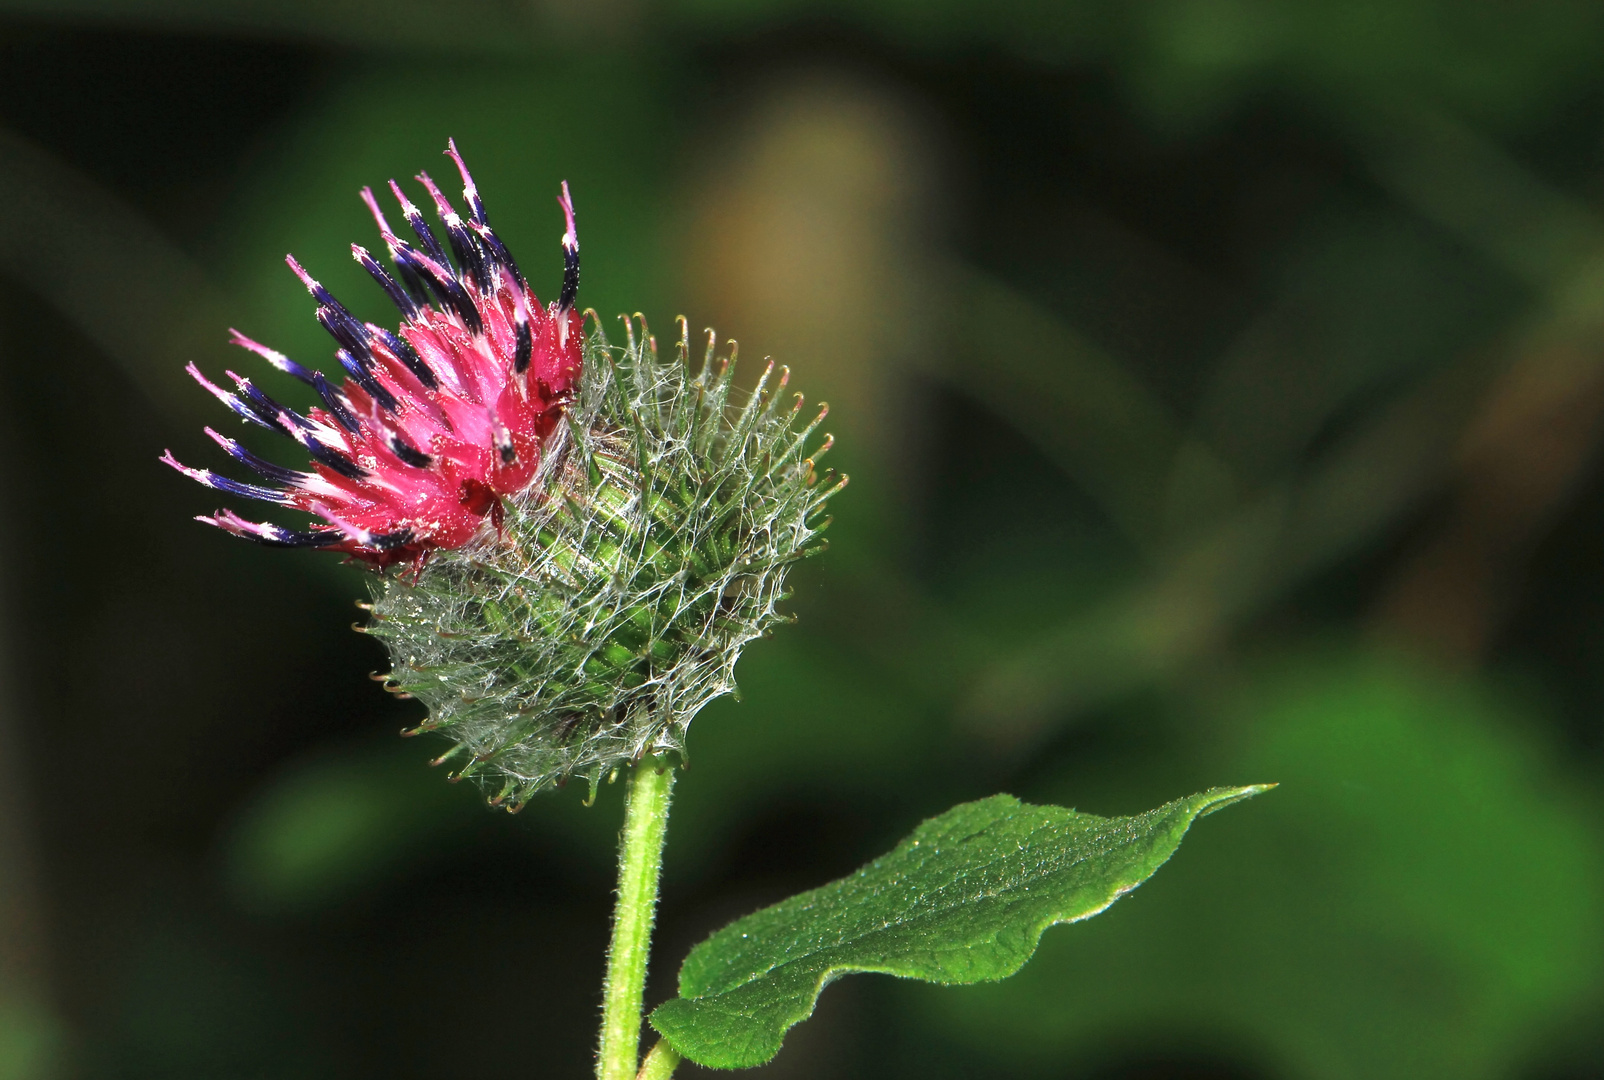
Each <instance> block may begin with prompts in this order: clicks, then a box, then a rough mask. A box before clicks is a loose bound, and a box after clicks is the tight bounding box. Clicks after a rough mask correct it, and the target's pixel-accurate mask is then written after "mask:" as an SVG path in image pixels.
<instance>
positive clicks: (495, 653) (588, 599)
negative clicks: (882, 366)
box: [368, 312, 846, 810]
mask: <svg viewBox="0 0 1604 1080" xmlns="http://www.w3.org/2000/svg"><path fill="white" fill-rule="evenodd" d="M587 315H588V316H589V318H588V322H587V328H588V331H587V337H586V341H585V345H584V350H585V376H584V380H583V384H582V388H581V391H580V395H579V400H578V401H576V402H575V403H574V404H573V405H572V406H570V409H569V413H568V423H567V425H566V427H565V428H563V429H560V430H559V431H558V432H557V433H555V434H554V435H553V436H552V438H551V440H550V442H549V445H548V447H547V450H546V457H545V459H544V460H543V462H542V465H541V471H540V473H539V475H538V476H537V477H536V480H535V482H534V483H533V484H532V485H531V486H530V488H529V489H528V490H527V491H526V492H525V493H524V494H523V495H521V496H519V497H517V498H516V499H509V500H506V502H505V504H504V506H503V508H502V518H501V521H500V524H499V528H495V529H492V528H489V527H487V528H486V529H485V530H484V533H483V534H482V535H481V537H480V538H479V539H477V540H476V541H475V542H473V543H471V544H469V545H467V546H466V547H463V548H460V549H457V550H454V551H444V552H439V553H437V554H436V555H435V556H434V558H433V559H432V560H431V561H429V562H428V563H427V564H426V565H425V566H424V567H423V568H422V570H421V572H420V571H415V570H404V571H403V572H401V573H400V574H398V575H391V576H387V577H384V578H381V579H378V580H379V582H380V583H379V585H378V586H377V588H376V596H375V598H374V603H373V605H372V614H373V622H372V625H371V626H370V627H369V629H368V632H369V633H371V634H373V635H374V636H375V637H378V638H379V639H381V640H382V641H383V642H384V643H385V645H386V646H387V648H388V649H389V652H390V660H391V671H390V673H389V675H388V677H387V686H388V687H389V688H390V689H392V690H393V691H395V692H397V693H402V694H406V695H410V696H412V697H415V698H417V699H418V700H419V701H421V702H423V703H424V704H425V705H426V706H427V707H428V710H429V717H428V719H427V720H426V721H425V722H424V723H423V724H421V725H419V726H418V728H417V729H415V732H409V734H412V733H416V732H424V731H435V732H439V733H441V734H443V735H446V736H447V737H449V738H451V739H453V740H454V741H455V746H454V747H452V748H451V749H450V750H448V751H447V752H446V753H445V754H443V755H441V757H440V758H439V759H437V760H438V761H439V762H446V761H451V762H452V763H453V764H455V765H456V769H455V771H454V773H453V779H460V778H462V777H465V776H475V777H479V778H481V779H483V780H484V781H485V782H486V783H487V785H488V787H489V790H490V791H491V796H490V801H491V802H492V803H494V804H496V805H501V806H505V807H507V808H508V809H510V810H516V809H518V808H519V807H521V806H522V805H523V804H524V803H525V802H526V801H527V800H528V799H529V798H530V796H532V795H534V794H535V793H536V792H538V791H540V790H542V789H544V788H546V787H548V786H552V785H561V784H564V783H566V782H568V781H569V780H570V779H572V778H573V777H575V776H580V777H584V778H585V779H587V780H588V781H589V783H590V784H591V786H592V789H594V787H595V785H596V784H597V783H598V782H599V781H600V780H601V778H602V777H603V776H605V775H607V774H608V773H610V772H611V771H612V770H614V769H616V768H617V767H618V766H620V765H622V764H624V763H626V762H630V761H637V760H639V759H640V758H642V757H643V756H645V755H648V754H663V753H678V754H680V755H683V754H684V749H685V733H686V729H687V728H688V727H689V725H690V722H691V720H692V719H693V718H694V717H695V716H696V714H697V713H698V712H699V711H700V710H701V708H702V706H704V705H706V704H707V703H708V702H709V701H711V700H713V699H714V698H716V697H720V696H721V695H724V694H728V693H730V692H732V691H733V690H734V689H735V677H734V671H735V662H736V660H737V659H738V658H739V656H740V652H741V648H742V647H743V646H744V645H745V644H746V643H747V642H749V641H751V640H752V639H753V638H755V637H758V636H760V635H762V634H763V633H765V632H766V631H767V630H769V629H770V628H771V627H772V626H773V625H774V624H776V623H778V622H782V621H784V618H785V616H783V615H782V614H781V613H780V611H779V608H778V605H779V603H780V602H781V601H782V600H784V599H785V597H786V595H787V594H786V593H785V591H784V585H785V576H786V573H787V571H788V570H789V569H790V567H791V565H792V564H793V563H794V562H796V561H797V560H798V559H801V558H803V557H804V556H807V555H810V554H812V553H814V552H816V551H820V550H822V548H823V540H822V538H821V537H820V536H819V533H820V532H821V531H822V530H823V529H824V527H825V526H826V525H827V524H828V521H827V520H822V519H821V518H822V511H823V507H824V504H825V502H826V500H828V499H829V498H830V496H831V495H833V494H835V492H837V491H839V490H840V489H841V487H842V486H844V484H845V483H846V478H845V477H841V478H839V479H837V478H835V477H834V476H833V474H830V473H828V472H827V473H825V474H823V475H822V476H821V475H820V473H819V472H818V470H817V469H816V467H815V462H816V461H817V459H818V457H819V456H820V455H821V454H822V453H823V452H824V451H825V450H826V449H828V447H829V443H830V440H829V437H828V436H826V437H825V438H824V439H823V440H822V442H821V443H820V444H819V445H818V446H816V447H815V448H814V449H813V450H812V451H811V452H810V451H809V449H808V444H809V442H810V440H811V439H812V436H813V434H814V432H815V431H816V430H817V428H818V425H819V423H820V422H821V421H822V420H823V419H824V416H825V412H826V410H825V409H823V408H821V409H820V411H819V412H818V414H817V415H816V416H815V417H814V418H813V419H811V420H810V421H808V422H806V423H804V424H801V425H799V424H798V419H799V417H800V416H801V408H802V396H801V395H800V394H797V395H794V397H790V398H788V397H787V396H786V394H785V385H786V381H787V376H788V373H787V372H786V370H785V369H783V368H780V369H776V368H775V366H774V365H773V364H772V363H770V364H769V365H768V367H767V369H766V370H765V371H764V372H763V375H762V377H761V378H759V380H758V382H757V386H756V388H755V389H754V390H753V391H752V392H751V393H749V394H747V393H743V392H741V391H740V390H738V389H737V388H736V387H735V385H734V375H735V353H734V348H733V343H732V346H731V350H730V355H729V356H728V357H727V358H721V357H719V356H717V355H716V351H715V344H716V341H715V339H714V337H713V336H712V334H711V333H709V336H708V344H707V350H706V354H705V357H704V359H703V361H702V363H701V365H700V370H699V373H697V374H695V375H694V376H693V375H692V374H691V371H690V363H689V360H690V339H689V329H688V327H687V325H686V324H685V321H684V320H683V319H682V320H680V328H681V334H680V341H679V347H678V349H677V350H676V353H677V355H676V356H675V357H674V358H673V359H672V360H667V361H664V360H662V359H660V358H659V357H658V354H657V345H656V341H655V340H654V339H653V338H652V336H651V335H650V333H649V332H648V331H647V328H646V324H645V321H644V319H641V318H640V317H639V316H636V319H637V320H639V332H638V333H637V330H636V326H635V324H634V322H632V321H630V320H625V326H626V329H627V344H626V345H625V346H624V347H623V348H622V349H617V348H614V347H613V346H610V345H609V344H608V341H607V339H606V337H605V336H604V335H603V333H602V331H601V328H600V326H599V325H598V323H597V320H596V318H595V315H594V313H593V312H591V313H587Z"/></svg>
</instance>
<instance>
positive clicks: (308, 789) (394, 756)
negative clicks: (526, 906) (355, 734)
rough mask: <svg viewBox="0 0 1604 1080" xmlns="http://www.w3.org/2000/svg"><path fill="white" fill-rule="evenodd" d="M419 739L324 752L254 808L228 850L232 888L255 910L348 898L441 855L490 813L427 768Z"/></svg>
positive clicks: (278, 782)
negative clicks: (455, 837)
mask: <svg viewBox="0 0 1604 1080" xmlns="http://www.w3.org/2000/svg"><path fill="white" fill-rule="evenodd" d="M424 749H426V748H425V747H421V746H420V745H419V744H418V743H417V742H415V741H414V742H409V743H401V744H400V745H399V746H397V744H396V742H395V741H386V742H384V743H380V744H373V745H368V746H366V747H364V748H363V749H362V750H361V751H356V752H353V751H349V750H348V751H345V752H331V753H324V754H321V755H319V756H317V757H315V758H312V759H309V760H306V761H302V762H297V763H295V764H293V765H291V766H289V767H287V768H286V769H284V770H283V771H282V772H281V773H280V774H279V775H278V776H276V777H274V778H273V779H272V780H270V781H269V782H268V783H267V784H266V785H264V786H263V788H262V790H261V791H260V792H258V793H257V794H256V796H255V797H254V798H253V799H251V800H250V801H249V802H247V803H246V805H245V807H244V808H243V810H242V812H241V813H240V815H239V818H238V819H237V820H236V822H235V823H234V826H233V828H232V829H231V830H230V832H229V835H228V838H227V846H226V849H225V851H224V857H225V871H226V874H227V884H228V887H229V891H230V892H231V893H233V895H234V897H235V899H236V900H238V901H239V903H240V904H241V905H242V906H243V907H245V908H247V909H249V910H253V911H258V912H280V911H304V910H309V909H314V908H316V907H318V906H321V905H326V904H330V903H334V902H337V901H339V900H340V899H342V898H343V897H345V896H348V895H350V894H352V893H353V892H356V891H357V890H359V889H362V888H364V887H366V886H369V885H371V884H373V883H374V882H376V881H381V880H383V879H384V878H385V877H386V876H387V875H390V874H392V873H395V872H396V871H398V870H400V869H402V868H404V867H406V866H408V865H415V864H416V863H417V862H418V861H420V860H421V859H424V858H427V857H428V856H429V855H430V853H432V852H433V851H435V850H436V849H438V848H439V847H440V846H441V844H442V842H443V841H444V840H445V839H446V838H447V837H449V836H450V835H452V834H453V833H456V832H459V831H461V830H462V829H464V828H466V827H467V826H468V825H471V823H472V822H473V820H474V816H475V815H477V814H479V813H480V812H481V811H482V807H481V806H480V805H479V800H478V799H477V798H476V797H475V793H474V792H472V791H469V790H464V789H462V788H453V787H451V786H450V785H448V784H446V783H445V782H444V778H443V777H442V776H441V775H440V773H439V771H438V770H430V769H428V768H426V767H425V765H424V754H423V753H421V751H422V750H424Z"/></svg>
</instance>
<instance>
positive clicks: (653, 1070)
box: [635, 1039, 679, 1080]
mask: <svg viewBox="0 0 1604 1080" xmlns="http://www.w3.org/2000/svg"><path fill="white" fill-rule="evenodd" d="M678 1066H679V1053H678V1052H677V1051H676V1050H675V1049H674V1048H673V1047H672V1046H670V1045H668V1040H666V1039H658V1040H657V1045H656V1046H654V1047H652V1050H651V1053H649V1054H647V1055H646V1060H645V1061H643V1062H641V1067H640V1073H639V1075H637V1076H636V1077H635V1080H668V1078H669V1077H670V1076H673V1075H674V1070H675V1068H677V1067H678Z"/></svg>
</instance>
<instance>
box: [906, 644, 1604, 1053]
mask: <svg viewBox="0 0 1604 1080" xmlns="http://www.w3.org/2000/svg"><path fill="white" fill-rule="evenodd" d="M1213 709H1214V711H1217V712H1218V713H1219V714H1220V719H1219V720H1218V721H1216V723H1217V726H1216V727H1215V729H1214V730H1213V731H1212V733H1211V734H1210V735H1209V736H1208V737H1207V738H1206V739H1205V740H1203V744H1205V745H1207V746H1209V747H1212V748H1213V749H1212V750H1211V751H1208V752H1206V753H1205V755H1204V757H1203V760H1195V759H1194V760H1190V761H1188V763H1187V765H1186V769H1187V770H1188V772H1191V771H1192V770H1206V771H1208V772H1215V771H1219V770H1222V769H1224V770H1231V771H1237V770H1250V771H1252V772H1254V773H1263V774H1269V775H1274V776H1276V777H1277V779H1279V780H1280V781H1281V782H1282V787H1281V789H1280V790H1279V791H1278V792H1277V797H1276V798H1275V799H1273V800H1270V801H1269V802H1267V803H1266V804H1265V806H1264V808H1263V809H1262V811H1261V812H1259V813H1255V814H1251V815H1246V816H1245V817H1244V818H1243V821H1242V822H1241V825H1240V827H1233V828H1231V829H1219V830H1206V831H1204V832H1203V833H1202V834H1200V835H1198V836H1196V837H1194V838H1193V839H1192V840H1191V841H1190V842H1189V846H1191V847H1193V848H1196V849H1197V850H1193V851H1191V852H1190V857H1189V858H1187V859H1184V860H1181V861H1180V862H1179V863H1177V864H1176V865H1175V866H1174V867H1172V868H1171V869H1170V870H1168V871H1166V888H1164V889H1162V890H1159V892H1158V893H1155V894H1153V895H1151V896H1146V897H1144V903H1142V904H1138V905H1121V906H1120V907H1119V908H1116V909H1115V911H1114V912H1112V913H1111V914H1110V915H1109V916H1107V917H1105V918H1101V919H1098V920H1096V922H1095V923H1094V924H1093V925H1091V926H1089V927H1087V928H1086V929H1085V930H1084V931H1082V932H1080V933H1077V934H1073V935H1061V936H1059V937H1055V938H1049V939H1048V940H1047V941H1046V942H1045V943H1044V945H1043V948H1042V949H1041V951H1040V953H1039V954H1038V956H1037V959H1036V960H1035V962H1033V963H1032V964H1031V965H1030V966H1029V967H1028V968H1027V969H1026V970H1025V971H1024V972H1023V973H1021V974H1020V975H1019V976H1018V977H1016V978H1015V979H1013V980H1010V981H1009V982H1008V983H1006V984H1001V985H998V986H996V987H989V988H976V989H973V990H965V991H960V992H953V993H950V994H948V995H937V994H920V995H917V996H918V998H919V1000H920V1002H921V1004H922V1006H923V1007H924V1008H926V1009H927V1010H929V1012H928V1014H927V1015H928V1016H929V1022H930V1023H931V1024H932V1025H933V1026H934V1027H935V1028H937V1029H939V1030H940V1031H941V1032H943V1037H956V1038H957V1039H958V1041H959V1042H961V1043H964V1044H967V1045H970V1046H974V1047H976V1048H978V1049H980V1050H982V1052H984V1053H986V1054H988V1055H1001V1056H1002V1057H1003V1058H1004V1059H1005V1060H1008V1061H1011V1062H1013V1064H1014V1066H1015V1068H1016V1069H1017V1070H1018V1071H1019V1072H1021V1073H1024V1072H1027V1071H1029V1069H1030V1067H1033V1066H1041V1067H1042V1068H1044V1069H1050V1070H1051V1071H1052V1074H1053V1075H1062V1074H1063V1071H1064V1070H1065V1069H1067V1068H1072V1064H1071V1063H1072V1062H1073V1061H1074V1060H1076V1059H1079V1060H1082V1061H1086V1060H1094V1059H1096V1058H1098V1057H1100V1056H1101V1055H1104V1054H1106V1053H1108V1052H1110V1051H1111V1050H1115V1049H1116V1048H1118V1047H1120V1046H1125V1045H1129V1042H1130V1041H1131V1040H1137V1039H1139V1040H1141V1041H1142V1043H1143V1044H1144V1045H1158V1046H1164V1045H1167V1044H1170V1043H1171V1042H1172V1041H1173V1042H1175V1043H1184V1042H1186V1041H1188V1040H1190V1039H1191V1038H1192V1037H1193V1036H1194V1033H1196V1032H1199V1031H1207V1032H1210V1033H1211V1038H1212V1039H1213V1040H1214V1042H1215V1044H1216V1045H1222V1046H1227V1047H1239V1048H1241V1050H1242V1053H1243V1054H1244V1055H1247V1056H1250V1057H1251V1058H1256V1059H1258V1060H1260V1061H1263V1062H1265V1063H1266V1065H1267V1067H1272V1068H1273V1070H1274V1071H1275V1072H1276V1073H1277V1074H1279V1075H1285V1076H1294V1077H1302V1078H1305V1080H1339V1078H1340V1080H1346V1078H1351V1077H1360V1076H1363V1077H1375V1078H1377V1080H1390V1078H1394V1077H1396V1078H1399V1080H1403V1078H1410V1080H1413V1078H1416V1077H1424V1076H1433V1077H1437V1076H1441V1077H1455V1078H1456V1080H1457V1078H1464V1080H1483V1078H1493V1077H1504V1076H1511V1075H1521V1074H1522V1070H1521V1069H1520V1068H1519V1066H1520V1065H1521V1062H1522V1060H1523V1056H1524V1055H1527V1054H1529V1053H1531V1052H1532V1051H1533V1050H1534V1048H1536V1047H1538V1046H1540V1045H1541V1044H1542V1042H1543V1040H1544V1039H1545V1037H1547V1036H1549V1035H1551V1034H1552V1033H1554V1032H1555V1031H1556V1030H1558V1029H1560V1028H1561V1027H1563V1026H1564V1025H1565V1024H1566V1023H1567V1022H1568V1021H1571V1020H1573V1019H1574V1018H1576V1017H1577V1016H1578V1015H1580V1010H1582V1009H1584V1008H1587V1007H1589V1006H1590V1005H1591V1004H1592V1003H1593V1002H1594V1001H1595V1000H1596V998H1595V996H1594V995H1596V993H1597V992H1598V990H1599V989H1600V980H1601V975H1600V973H1601V971H1604V964H1601V961H1604V930H1601V927H1604V837H1601V835H1600V831H1599V826H1598V822H1597V817H1596V810H1595V809H1594V808H1593V807H1591V806H1590V805H1589V803H1588V801H1587V800H1586V799H1585V798H1584V797H1583V796H1581V794H1580V793H1579V792H1576V791H1573V790H1572V788H1571V785H1570V784H1569V783H1568V782H1567V780H1566V778H1565V777H1564V775H1563V770H1562V769H1560V768H1559V767H1557V765H1556V763H1555V762H1553V761H1552V760H1551V759H1550V758H1549V757H1548V755H1547V754H1546V753H1545V752H1544V748H1543V747H1541V746H1540V745H1539V744H1538V743H1537V741H1536V740H1535V739H1534V738H1532V736H1531V734H1530V733H1531V732H1532V731H1533V730H1534V729H1535V728H1536V727H1537V726H1538V725H1537V723H1536V722H1535V721H1536V720H1537V719H1538V718H1537V717H1534V716H1532V715H1530V713H1529V712H1527V711H1525V710H1523V709H1516V708H1513V707H1512V702H1511V701H1510V700H1509V699H1507V698H1504V697H1502V696H1500V695H1496V694H1494V693H1492V692H1490V691H1489V690H1487V689H1485V688H1483V687H1480V686H1477V685H1475V684H1473V683H1471V684H1466V683H1461V682H1457V681H1455V680H1452V679H1449V678H1447V677H1445V676H1442V675H1440V674H1433V673H1426V672H1422V671H1418V670H1414V669H1411V668H1409V667H1407V666H1404V665H1402V664H1400V663H1398V662H1397V661H1395V660H1389V659H1386V658H1380V657H1376V656H1373V655H1368V654H1364V653H1360V654H1353V653H1346V652H1338V651H1332V652H1329V653H1322V654H1318V655H1314V656H1301V657H1298V658H1295V659H1291V660H1283V661H1282V662H1279V663H1275V664H1268V665H1261V666H1259V668H1258V669H1257V670H1256V671H1250V672H1249V678H1248V680H1247V685H1246V687H1245V689H1243V690H1240V691H1237V692H1232V693H1230V694H1228V695H1226V696H1224V697H1223V698H1221V699H1217V700H1216V701H1215V702H1214V706H1213ZM1144 768H1151V766H1150V765H1148V766H1144ZM1108 782H1109V783H1110V784H1111V785H1113V786H1115V787H1117V788H1120V789H1123V788H1124V786H1125V785H1127V784H1129V783H1130V781H1129V780H1128V779H1126V780H1121V779H1119V778H1111V779H1110V780H1109V781H1108ZM1063 783H1064V785H1066V786H1067V785H1069V784H1071V783H1074V781H1073V780H1069V779H1066V780H1065V781H1063ZM1054 791H1055V785H1049V786H1047V787H1046V788H1045V789H1043V790H1042V794H1043V795H1045V796H1047V797H1051V796H1052V795H1053V793H1054ZM1172 877H1173V878H1176V879H1184V883H1183V882H1178V881H1175V880H1169V879H1170V878H1172Z"/></svg>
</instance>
